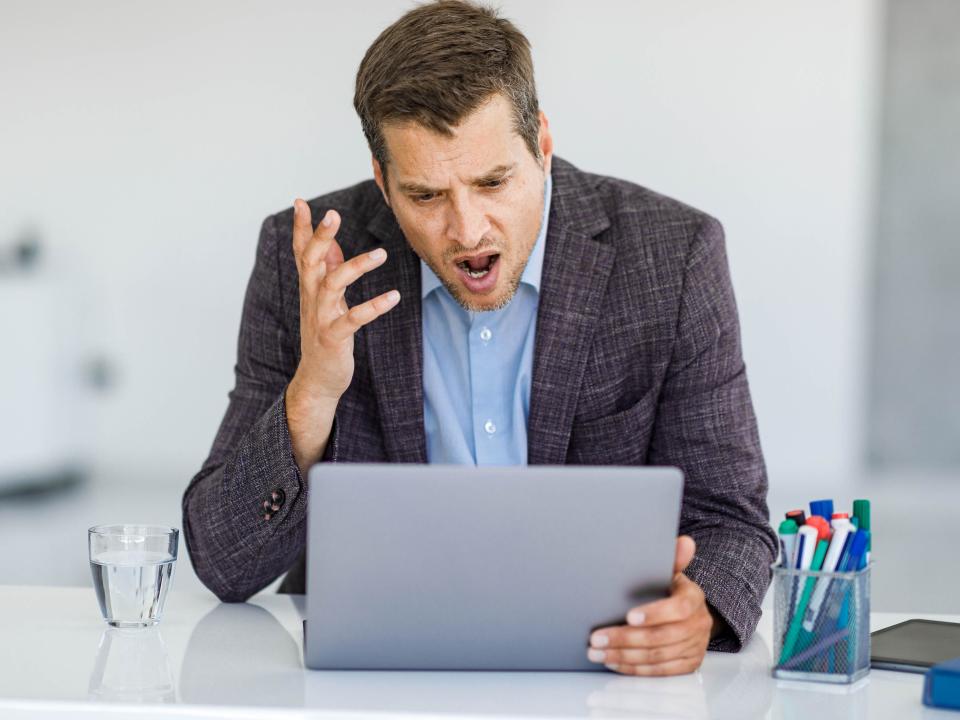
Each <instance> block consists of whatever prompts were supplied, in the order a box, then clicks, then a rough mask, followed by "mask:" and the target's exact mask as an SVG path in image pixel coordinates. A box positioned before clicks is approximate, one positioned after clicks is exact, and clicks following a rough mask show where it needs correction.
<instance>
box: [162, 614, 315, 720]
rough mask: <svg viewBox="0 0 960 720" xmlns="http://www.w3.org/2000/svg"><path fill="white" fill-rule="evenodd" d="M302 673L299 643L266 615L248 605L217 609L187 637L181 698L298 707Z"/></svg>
mask: <svg viewBox="0 0 960 720" xmlns="http://www.w3.org/2000/svg"><path fill="white" fill-rule="evenodd" d="M304 672H305V671H304V669H303V659H302V657H301V653H300V647H299V645H298V644H297V643H296V641H295V640H294V639H293V637H291V635H290V633H288V632H287V631H286V630H285V629H284V627H283V625H281V624H280V623H279V622H278V621H277V619H276V618H275V617H274V616H273V615H271V614H270V613H269V612H268V611H266V610H264V609H263V608H261V607H258V606H256V605H251V604H247V603H236V604H223V605H218V606H217V607H215V608H214V609H213V610H211V611H210V612H209V613H207V614H206V615H205V616H204V617H203V618H202V619H201V620H200V622H199V623H197V625H196V627H195V628H194V629H193V633H191V635H190V640H189V642H188V643H187V649H186V653H185V654H184V657H183V665H182V666H181V668H180V699H181V700H182V701H183V702H185V703H196V704H204V705H207V704H213V705H248V706H251V705H252V706H274V707H276V706H293V707H302V705H303V675H304Z"/></svg>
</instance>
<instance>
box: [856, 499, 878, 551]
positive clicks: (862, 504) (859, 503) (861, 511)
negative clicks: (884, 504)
mask: <svg viewBox="0 0 960 720" xmlns="http://www.w3.org/2000/svg"><path fill="white" fill-rule="evenodd" d="M853 516H854V517H855V518H856V519H857V529H858V530H870V531H871V532H870V534H869V535H868V536H867V564H868V565H869V564H870V545H871V539H872V538H873V529H872V528H871V527H870V501H869V500H854V501H853Z"/></svg>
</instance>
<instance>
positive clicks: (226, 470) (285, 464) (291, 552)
mask: <svg viewBox="0 0 960 720" xmlns="http://www.w3.org/2000/svg"><path fill="white" fill-rule="evenodd" d="M277 244H278V240H277V231H276V226H275V220H274V217H269V218H267V219H266V220H265V221H264V223H263V226H262V228H261V231H260V239H259V242H258V243H257V252H256V260H255V263H254V267H253V272H252V274H251V277H250V280H249V283H248V284H247V290H246V295H245V297H244V303H243V313H242V317H241V321H240V335H239V340H238V343H237V362H236V365H235V367H234V374H235V383H234V387H233V389H232V390H231V391H230V392H229V394H228V399H229V403H228V405H227V410H226V413H225V415H224V417H223V420H222V421H221V423H220V428H219V430H218V431H217V435H216V438H215V439H214V441H213V447H212V449H211V450H210V454H209V456H208V457H207V459H206V461H205V462H204V463H203V466H202V467H201V469H200V472H198V473H197V474H196V475H195V476H194V477H193V479H192V480H191V481H190V483H189V485H188V486H187V489H186V491H185V492H184V494H183V502H182V510H183V534H184V540H185V541H186V545H187V550H188V552H189V554H190V559H191V561H192V563H193V567H194V570H195V571H196V573H197V576H198V577H199V578H200V580H201V581H202V582H203V583H204V585H206V586H207V587H208V588H210V590H212V591H213V592H214V593H215V594H216V595H217V597H218V598H220V599H221V600H223V601H225V602H239V601H244V600H246V599H247V598H249V597H250V596H251V595H253V594H254V593H256V592H257V591H259V590H261V589H263V588H264V587H266V586H267V585H268V584H270V583H271V582H272V581H273V580H274V579H276V578H277V577H278V576H279V575H280V574H281V573H283V572H284V571H286V570H287V569H288V568H289V567H290V566H291V565H292V564H293V563H294V561H295V560H296V559H297V557H298V556H299V554H300V552H301V551H302V550H303V548H304V544H305V542H306V518H307V514H306V500H307V493H306V485H305V482H304V478H303V477H302V476H301V473H300V470H299V468H298V467H297V463H296V461H295V459H294V456H293V446H292V444H291V441H290V432H289V428H288V426H287V417H286V407H285V404H284V395H285V392H286V387H287V384H288V383H289V381H290V379H291V378H292V377H293V374H294V372H295V371H296V363H297V359H296V357H297V356H296V354H295V349H294V347H293V344H292V343H293V342H294V341H295V340H294V339H293V338H292V337H291V333H290V332H289V330H288V328H287V327H286V326H285V324H284V321H283V307H282V302H283V300H282V298H283V293H282V288H281V285H280V281H281V278H280V273H279V262H278V247H277ZM336 434H337V422H336V420H334V426H333V430H332V434H331V437H330V441H329V442H328V444H327V451H326V453H325V456H324V459H325V460H333V459H335V456H336V444H337V443H336ZM278 490H279V491H282V497H283V502H282V504H281V506H280V508H279V510H277V511H276V512H271V513H270V517H269V519H265V517H264V515H265V509H264V502H265V501H269V500H270V498H271V493H272V492H274V491H278Z"/></svg>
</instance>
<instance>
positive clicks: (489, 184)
mask: <svg viewBox="0 0 960 720" xmlns="http://www.w3.org/2000/svg"><path fill="white" fill-rule="evenodd" d="M506 184H507V180H506V178H503V179H501V180H487V181H486V182H484V183H481V186H482V187H485V188H498V187H501V186H503V185H506Z"/></svg>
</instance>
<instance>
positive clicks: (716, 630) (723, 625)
mask: <svg viewBox="0 0 960 720" xmlns="http://www.w3.org/2000/svg"><path fill="white" fill-rule="evenodd" d="M707 610H709V611H710V617H711V618H713V625H712V626H711V627H710V639H711V640H715V639H716V638H717V637H718V636H719V635H723V634H724V633H726V632H727V631H728V630H729V629H730V626H729V625H728V624H727V621H726V620H724V619H723V616H722V615H721V614H720V613H718V612H717V610H716V609H715V608H714V607H713V605H711V604H710V603H707Z"/></svg>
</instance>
